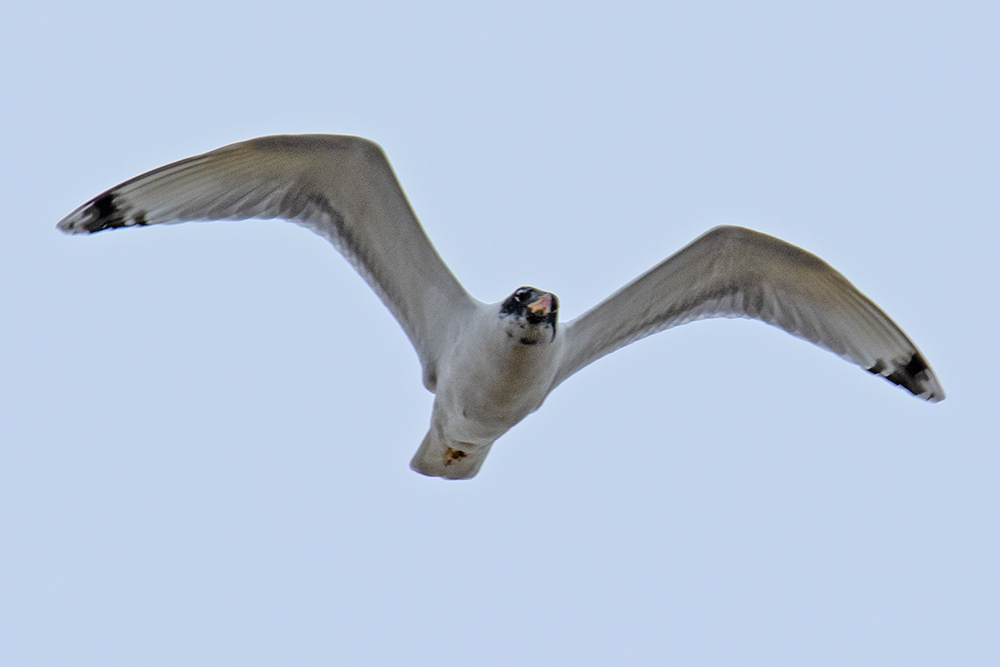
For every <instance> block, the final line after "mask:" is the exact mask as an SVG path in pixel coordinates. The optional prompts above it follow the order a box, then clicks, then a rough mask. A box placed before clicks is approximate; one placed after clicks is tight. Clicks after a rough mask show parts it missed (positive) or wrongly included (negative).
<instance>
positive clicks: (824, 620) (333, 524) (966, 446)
mask: <svg viewBox="0 0 1000 667" xmlns="http://www.w3.org/2000/svg"><path fill="white" fill-rule="evenodd" d="M997 7H998V6H997V5H996V3H988V2H966V3H961V2H960V3H954V2H948V3H945V2H936V3H926V2H925V3H919V2H918V3H912V2H911V3H904V2H898V3H888V2H843V1H841V2H836V3H793V2H765V3H725V2H711V3H706V2H701V3H693V2H692V3H662V2H660V3H648V4H636V3H629V2H615V3H606V4H603V5H598V4H597V3H587V5H586V6H585V7H581V6H580V5H579V4H578V3H568V2H567V3H534V2H532V3H496V4H493V5H491V6H489V7H482V6H474V5H472V4H471V3H400V4H394V3H379V2H356V3H339V2H324V3H315V4H312V3H296V2H291V3H267V4H253V3H239V4H236V3H234V4H232V5H225V4H221V5H220V4H213V3H207V4H206V3H203V2H171V3H163V4H161V5H155V6H152V8H151V6H150V5H141V6H139V5H136V4H135V3H126V2H120V3H110V2H109V3H103V2H92V3H66V2H56V3H23V2H17V1H15V2H14V3H6V4H5V5H4V7H3V8H2V9H0V63H2V64H0V90H3V94H2V95H0V132H2V138H3V151H2V153H0V170H2V173H0V176H2V177H0V188H2V197H3V201H4V202H5V204H6V205H5V206H4V210H5V215H4V217H5V219H6V225H5V230H6V241H5V242H4V243H3V244H0V253H2V256H0V278H2V284H3V285H4V289H3V291H2V292H0V311H2V312H3V313H4V318H3V322H4V325H3V326H2V327H0V348H2V350H3V352H2V354H0V441H2V443H0V663H2V664H10V665H22V666H26V665H82V664H99V665H106V666H110V665H130V666H131V665H138V664H141V665H186V666H189V665H219V664H239V665H270V664H286V665H293V664H294V665H331V664H343V665H347V664H350V665H390V664H395V665H425V664H427V665H605V664H668V663H669V664H677V665H736V664H738V665H769V666H773V665H804V664H808V665H852V666H856V665H886V664H906V665H946V664H947V665H995V664H998V662H1000V635H998V633H997V628H998V627H1000V610H998V602H997V601H998V600H1000V574H998V567H997V563H998V562H1000V526H998V518H997V517H998V511H1000V490H998V489H1000V453H998V443H997V440H998V438H997V436H996V410H997V408H996V390H995V388H994V387H993V386H992V385H993V379H992V376H993V373H994V372H995V369H996V368H997V367H998V364H1000V354H998V351H997V348H998V343H997V334H996V330H997V315H996V313H995V311H996V304H997V302H998V287H997V285H998V282H1000V281H998V279H997V276H996V269H995V263H996V260H995V255H996V248H997V244H998V241H1000V232H998V227H997V221H998V217H1000V185H998V184H1000V178H998V177H1000V160H998V155H1000V131H998V122H997V119H998V118H1000V83H998V82H1000V42H998V40H997V35H998V34H1000V9H998V8H997ZM283 132H329V133H348V134H360V135H364V136H367V137H370V138H372V139H374V140H376V141H378V142H379V143H381V144H382V146H383V147H384V148H385V150H386V152H387V154H388V156H389V158H390V160H391V161H392V163H393V166H394V167H395V169H396V172H397V175H398V176H399V178H400V181H401V182H402V185H403V187H404V189H405V190H406V192H407V194H408V196H409V197H410V200H411V202H412V204H413V206H414V208H415V209H416V211H417V214H418V216H420V218H421V220H422V222H423V224H424V226H425V228H426V229H427V231H428V234H429V235H430V237H431V239H432V240H433V242H434V243H435V245H436V246H437V248H438V250H439V251H440V252H441V254H442V255H443V256H444V258H445V260H446V261H447V262H448V263H449V265H450V266H451V267H452V269H453V270H454V272H455V273H456V275H457V276H458V277H459V279H460V280H462V282H463V283H464V284H465V285H466V287H467V288H468V289H469V290H470V292H472V293H473V294H474V295H475V296H477V297H478V298H480V299H483V300H485V301H496V300H499V299H500V298H502V297H504V296H506V295H507V294H509V293H510V292H511V291H512V290H513V289H514V288H515V287H517V286H519V285H522V284H533V285H536V286H538V287H540V288H542V289H546V290H551V291H553V292H555V293H556V294H558V295H559V297H560V303H561V307H562V314H563V317H564V318H568V317H572V316H574V315H576V314H579V313H581V312H582V311H584V310H586V309H587V308H589V307H590V306H592V305H594V304H595V303H597V302H598V301H599V300H600V299H603V298H604V297H606V296H607V295H608V294H610V293H611V292H613V291H615V290H616V289H618V288H619V287H620V286H622V285H623V284H624V283H625V282H627V281H628V280H630V279H632V278H633V277H635V276H636V275H638V274H639V273H641V272H643V271H645V270H646V269H648V268H649V267H651V266H653V265H654V264H656V263H657V262H659V261H660V260H661V259H663V258H664V257H666V256H667V255H669V254H671V253H672V252H674V251H675V250H677V249H678V248H680V247H681V246H682V245H684V244H686V243H687V242H688V241H690V240H691V239H693V238H694V237H696V236H697V235H699V234H700V233H702V232H703V231H705V230H706V229H708V228H709V227H711V226H714V225H716V224H720V223H737V224H744V225H747V226H750V227H754V228H756V229H760V230H762V231H765V232H768V233H771V234H775V235H777V236H780V237H782V238H785V239H787V240H789V241H791V242H793V243H796V244H798V245H801V246H803V247H805V248H806V249H808V250H810V251H812V252H815V253H817V254H819V255H820V256H822V257H823V258H825V259H826V260H827V261H829V262H830V263H831V264H833V265H834V266H835V267H836V268H837V269H839V270H840V271H842V272H843V273H844V274H846V275H847V277H848V278H849V279H851V280H852V281H853V282H854V283H855V284H856V285H858V286H859V287H860V288H861V289H862V290H863V291H865V292H866V293H867V294H868V295H869V296H870V297H871V298H873V299H874V300H875V301H876V302H877V303H879V304H880V305H881V306H882V307H883V308H884V309H885V310H886V311H887V312H888V313H889V314H890V315H891V316H892V317H893V318H894V319H895V320H896V321H897V322H898V323H899V324H900V325H901V326H902V327H903V329H904V330H906V332H907V333H908V334H909V335H910V336H911V337H912V338H913V339H914V341H915V342H916V343H917V345H918V346H920V348H921V349H922V351H923V352H924V354H925V356H926V357H927V359H928V360H929V362H930V363H931V365H932V366H933V367H934V369H935V370H936V371H937V373H938V375H939V377H940V378H941V381H942V383H943V385H944V388H945V390H946V391H947V393H948V399H947V400H946V401H944V402H943V403H940V404H938V405H929V404H926V403H923V402H921V401H919V400H916V399H914V398H912V397H910V396H909V395H908V394H906V393H905V392H904V391H902V390H900V389H898V388H896V387H894V386H891V385H889V384H888V383H886V382H883V381H881V380H879V379H877V378H874V377H871V376H869V375H868V374H866V373H864V372H863V371H861V370H859V369H857V368H855V367H853V366H850V365H848V364H846V363H844V362H842V361H841V360H839V359H837V358H836V357H834V356H833V355H831V354H828V353H826V352H823V351H821V350H819V349H818V348H815V347H813V346H811V345H809V344H806V343H803V342H802V341H799V340H796V339H794V338H792V337H790V336H788V335H786V334H784V333H782V332H780V331H777V330H775V329H771V328H769V327H766V326H764V325H761V324H759V323H754V322H744V321H728V320H722V321H712V322H699V323H695V324H692V325H689V326H685V327H682V328H679V329H675V330H671V331H668V332H666V333H663V334H660V335H657V336H654V337H652V338H650V339H647V340H645V341H643V342H640V343H638V344H636V345H633V346H631V347H629V348H627V349H625V350H622V351H620V352H617V353H615V354H614V355H611V356H609V357H607V358H606V359H603V360H601V361H599V362H597V363H596V364H594V365H593V366H591V367H589V368H587V369H585V370H584V371H582V372H581V373H580V374H578V375H577V376H575V377H573V378H572V379H570V380H569V381H568V382H566V383H565V384H564V385H563V386H561V387H560V388H559V389H558V390H557V391H556V392H555V393H553V395H552V396H551V397H550V398H549V400H548V401H547V403H546V405H545V406H544V407H543V409H542V410H541V411H539V412H538V413H537V414H535V415H533V416H531V417H529V418H528V419H526V420H525V421H524V422H523V423H522V424H521V425H519V426H518V427H516V428H515V429H514V430H513V431H511V432H510V433H509V434H507V435H506V436H505V437H504V438H502V439H501V440H500V441H498V443H497V445H496V446H495V448H494V450H493V453H492V454H491V456H490V458H489V460H488V461H487V462H486V465H485V466H484V468H483V472H482V473H481V474H480V475H479V477H477V478H476V479H474V480H472V481H471V482H466V483H455V482H443V481H441V480H437V479H427V478H424V477H421V476H419V475H417V474H415V473H413V472H411V471H410V470H409V469H408V467H407V463H408V461H409V458H410V456H411V455H412V453H413V451H414V450H415V448H416V446H417V445H418V444H419V442H420V439H421V438H422V437H423V434H424V432H425V430H426V428H427V423H428V419H429V415H430V405H431V401H432V396H431V395H430V394H429V393H427V392H426V391H425V390H424V389H423V387H422V386H421V384H420V375H419V367H418V364H417V359H416V355H415V354H414V353H413V351H412V349H411V348H410V346H409V343H408V342H407V340H406V337H405V336H404V335H403V333H402V331H401V330H400V329H399V327H398V326H397V325H396V323H395V321H394V320H393V319H392V317H391V316H390V315H389V313H388V312H387V311H386V310H385V309H384V308H383V307H382V305H381V304H380V303H379V301H378V299H377V298H376V297H375V296H374V295H373V294H372V293H371V292H370V291H369V289H368V288H367V287H366V286H365V284H364V283H363V281H362V280H361V279H360V278H358V277H357V276H356V275H355V274H354V273H353V271H352V270H351V268H350V267H349V265H348V264H347V262H345V261H344V260H343V259H342V258H340V257H339V256H338V255H337V254H336V252H335V251H334V250H333V249H332V248H331V247H329V246H328V245H327V244H326V243H325V242H324V241H322V240H321V239H320V238H319V237H316V236H314V235H311V234H309V233H308V232H306V231H304V230H302V229H299V228H297V227H295V226H293V225H287V224H282V223H277V222H252V223H239V224H225V223H217V224H202V225H197V224H190V225H183V226H176V227H167V228H151V229H144V230H128V231H121V232H117V233H107V234H100V235H97V236H95V237H91V238H69V237H64V236H62V235H60V234H58V233H57V232H56V231H55V223H56V222H57V221H58V220H59V219H60V218H62V217H63V216H64V215H66V214H67V213H69V212H70V211H71V210H73V209H74V208H75V207H76V206H78V205H79V204H81V203H83V202H84V201H86V200H87V199H88V198H90V197H92V196H94V195H96V194H97V193H99V192H100V191H102V190H104V189H106V188H108V187H110V186H112V185H114V184H116V183H118V182H120V181H122V180H124V179H126V178H128V177H131V176H134V175H136V174H138V173H140V172H142V171H145V170H147V169H150V168H153V167H157V166H159V165H161V164H164V163H166V162H169V161H172V160H175V159H179V158H182V157H186V156H188V155H192V154H195V153H199V152H203V151H206V150H209V149H212V148H215V147H218V146H221V145H223V144H226V143H230V142H233V141H238V140H241V139H246V138H250V137H254V136H258V135H263V134H271V133H283ZM527 247H532V248H534V247H542V248H544V249H545V252H541V253H538V252H532V251H529V250H526V248H527Z"/></svg>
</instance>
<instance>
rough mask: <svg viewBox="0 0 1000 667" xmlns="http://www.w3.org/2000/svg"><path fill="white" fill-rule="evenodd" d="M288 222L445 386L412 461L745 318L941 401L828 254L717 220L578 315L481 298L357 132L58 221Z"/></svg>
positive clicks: (178, 177) (469, 462) (178, 179)
mask: <svg viewBox="0 0 1000 667" xmlns="http://www.w3.org/2000/svg"><path fill="white" fill-rule="evenodd" d="M248 218H281V219H284V220H290V221H292V222H295V223H297V224H300V225H302V226H304V227H308V228H309V229H311V230H313V231H314V232H316V233H317V234H319V235H321V236H323V237H325V238H326V239H328V240H329V241H330V242H331V243H332V244H333V245H334V246H335V247H336V248H337V249H338V250H339V251H340V252H341V253H342V254H343V255H344V256H345V257H346V258H347V259H348V261H350V262H351V264H352V265H353V266H354V268H355V269H357V271H358V273H360V274H361V276H362V277H363V278H364V279H365V280H366V281H367V282H368V284H369V285H370V286H371V287H372V289H373V290H375V292H376V293H377V294H378V295H379V297H380V298H381V299H382V301H383V303H385V305H386V306H387V307H388V308H389V310H390V311H391V312H392V314H393V315H394V316H395V317H396V319H397V320H398V321H399V323H400V326H402V328H403V330H404V331H405V332H406V335H407V336H408V337H409V338H410V341H411V342H412V343H413V346H414V347H415V348H416V351H417V354H418V356H419V357H420V363H421V366H422V368H423V381H424V386H425V387H427V389H429V390H430V391H432V392H434V393H435V394H436V398H435V401H434V410H433V414H432V416H431V426H430V429H429V431H428V433H427V436H426V437H425V438H424V441H423V443H422V444H421V446H420V448H419V449H418V451H417V453H416V455H415V456H414V457H413V461H412V462H411V466H412V467H413V469H414V470H417V471H418V472H421V473H424V474H426V475H435V476H440V477H446V478H450V479H465V478H469V477H473V476H474V475H475V474H476V473H477V472H478V471H479V468H480V466H481V465H482V463H483V460H484V459H485V458H486V455H487V454H488V453H489V450H490V447H491V446H492V444H493V442H494V441H495V440H496V439H497V438H499V437H500V436H501V435H503V434H504V433H506V432H507V431H508V430H510V429H511V428H512V427H513V426H514V425H515V424H517V423H518V422H519V421H521V420H522V419H524V417H526V416H527V415H528V414H530V413H531V412H534V411H535V410H537V409H538V408H539V407H540V406H541V404H542V402H543V401H544V400H545V397H546V396H547V395H548V394H549V392H550V391H552V389H554V388H555V387H556V386H557V385H558V384H559V383H561V382H562V381H563V380H565V379H566V378H567V377H569V376H570V375H572V374H573V373H575V372H576V371H578V370H580V369H581V368H583V367H584V366H586V365H587V364H589V363H591V362H592V361H594V360H596V359H598V358H600V357H602V356H604V355H605V354H608V353H609V352H613V351H614V350H616V349H618V348H620V347H622V346H624V345H627V344H629V343H631V342H633V341H636V340H639V339H640V338H643V337H645V336H648V335H650V334H653V333H656V332H658V331H663V330H664V329H668V328H670V327H674V326H677V325H679V324H684V323H686V322H690V321H692V320H696V319H701V318H708V317H749V318H754V319H759V320H762V321H764V322H767V323H768V324H772V325H774V326H776V327H779V328H781V329H784V330H785V331H787V332H789V333H791V334H793V335H795V336H799V337H801V338H804V339H806V340H809V341H811V342H813V343H815V344H817V345H819V346H820V347H823V348H826V349H828V350H830V351H831V352H834V353H835V354H837V355H839V356H840V357H842V358H844V359H846V360H847V361H850V362H852V363H854V364H857V365H859V366H861V367H862V368H864V369H866V370H868V371H869V372H871V373H874V374H877V375H881V376H882V377H884V378H886V379H888V380H890V381H892V382H895V383H896V384H899V385H901V386H903V387H905V388H906V389H907V390H909V391H910V392H911V393H913V394H914V395H916V396H919V397H920V398H923V399H926V400H928V401H932V402H936V401H940V400H942V399H943V398H944V391H943V390H942V388H941V385H940V384H939V383H938V380H937V378H936V377H935V375H934V372H933V371H932V370H931V369H930V367H929V366H928V365H927V363H926V362H925V361H924V358H923V356H922V355H921V354H920V352H919V350H917V348H916V346H915V345H914V344H913V343H912V342H911V341H910V339H909V338H907V336H906V334H904V333H903V331H902V330H901V329H900V328H899V327H898V326H896V324H895V323H894V322H893V321H892V320H891V319H889V317H888V316H887V315H886V314H885V313H883V312H882V310H881V309H879V307H878V306H876V305H875V304H874V303H873V302H872V301H871V300H870V299H868V298H867V297H866V296H865V295H863V294H862V293H861V292H859V291H858V290H857V289H856V288H855V287H854V286H853V285H852V284H851V283H850V282H848V281H847V279H846V278H844V277H843V276H842V275H840V274H839V273H838V272H837V271H835V270H834V269H833V268H831V267H830V266H829V265H828V264H826V263H825V262H824V261H823V260H821V259H819V258H818V257H816V256H815V255H812V254H810V253H808V252H806V251H804V250H802V249H800V248H797V247H795V246H793V245H791V244H788V243H786V242H784V241H782V240H780V239H777V238H774V237H772V236H768V235H766V234H761V233H760V232H755V231H752V230H749V229H744V228H740V227H717V228H715V229H713V230H711V231H709V232H707V233H706V234H704V235H703V236H701V237H700V238H698V239H696V240H695V241H693V242H692V243H690V244H689V245H688V246H687V247H685V248H683V249H682V250H680V251H679V252H677V253H676V254H674V255H673V256H671V257H669V258H668V259H666V260H664V261H663V262H662V263H660V264H659V265H658V266H656V267H654V268H652V269H651V270H650V271H648V272H646V273H645V274H643V275H642V276H640V277H639V278H637V279H636V280H634V281H633V282H631V283H629V284H628V285H626V286H625V287H623V288H622V289H621V290H619V291H618V292H617V293H615V294H614V295H612V296H611V297H609V298H608V299H606V300H604V301H603V302H602V303H600V304H598V305H597V306H595V307H594V308H592V309H591V310H589V311H588V312H586V313H584V314H583V315H581V316H580V317H578V318H576V319H574V320H572V321H570V322H566V323H558V322H557V315H558V299H556V297H555V296H554V295H552V294H549V293H548V292H542V291H541V290H537V289H535V288H529V287H522V288H520V289H518V290H517V291H516V292H514V294H512V295H511V296H510V297H508V298H507V299H506V300H505V301H503V302H500V303H495V304H484V303H482V302H480V301H478V300H476V299H474V298H472V297H471V296H470V295H469V294H468V293H467V292H466V291H465V289H464V288H463V287H462V285H461V284H460V283H459V282H458V281H457V280H456V279H455V277H454V276H453V275H452V273H451V271H450V270H449V269H448V267H447V266H446V265H445V264H444V262H443V261H442V260H441V258H440V256H439V255H438V254H437V252H436V251H435V250H434V247H433V246H432V245H431V243H430V241H429V240H428V239H427V236H426V235H425V234H424V231H423V228H422V227H421V226H420V223H419V222H418V221H417V218H416V216H415V215H414V214H413V211H412V210H411V208H410V206H409V204H408V202H407V201H406V197H405V195H404V194H403V191H402V190H401V189H400V186H399V183H398V182H397V180H396V178H395V176H394V174H393V173H392V169H391V167H390V166H389V163H388V161H387V160H386V158H385V155H384V154H383V153H382V150H381V149H380V148H379V147H378V146H377V145H376V144H375V143H373V142H371V141H369V140H367V139H362V138H360V137H349V136H335V135H290V136H271V137H260V138H258V139H252V140H250V141H244V142H240V143H237V144H232V145H230V146H225V147H223V148H220V149H218V150H214V151H211V152H209V153H205V154H203V155H198V156H195V157H191V158H188V159H186V160H181V161H179V162H175V163H173V164H169V165H167V166H165V167H160V168H159V169H154V170H153V171H150V172H147V173H145V174H143V175H141V176H137V177H136V178H133V179H131V180H129V181H126V182H125V183H122V184H121V185H118V186H116V187H114V188H112V189H110V190H108V191H107V192H104V193H102V194H101V195H98V196H97V197H95V198H94V199H92V200H91V201H89V202H87V203H86V204H84V205H83V206H81V207H79V208H78V209H77V210H75V211H73V213H71V214H70V215H68V216H67V217H66V218H64V219H63V220H62V221H61V222H59V229H61V230H62V231H65V232H68V233H73V234H85V233H92V232H98V231H101V230H104V229H111V228H116V227H127V226H144V225H152V224H160V223H175V222H186V221H194V220H245V219H248Z"/></svg>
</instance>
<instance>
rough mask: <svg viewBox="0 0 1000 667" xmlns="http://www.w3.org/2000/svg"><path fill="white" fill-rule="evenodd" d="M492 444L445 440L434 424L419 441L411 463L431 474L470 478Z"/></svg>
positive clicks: (422, 471) (480, 464) (477, 470)
mask: <svg viewBox="0 0 1000 667" xmlns="http://www.w3.org/2000/svg"><path fill="white" fill-rule="evenodd" d="M491 447H493V443H492V442H491V443H490V444H488V445H473V444H471V443H451V444H449V443H446V442H445V441H444V439H443V438H442V437H441V434H440V433H438V430H437V429H436V428H434V427H433V426H431V429H430V430H429V431H428V432H427V435H425V436H424V441H423V442H422V443H420V449H418V450H417V453H416V454H414V455H413V459H412V460H411V461H410V467H411V468H412V469H413V470H415V471H417V472H419V473H420V474H421V475H427V476H428V477H444V478H445V479H471V478H473V477H475V476H476V473H478V472H479V468H480V467H482V465H483V461H485V460H486V455H487V454H489V453H490V448H491Z"/></svg>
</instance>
